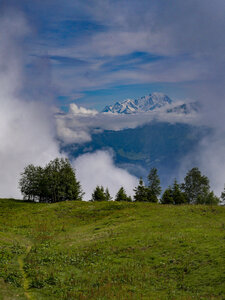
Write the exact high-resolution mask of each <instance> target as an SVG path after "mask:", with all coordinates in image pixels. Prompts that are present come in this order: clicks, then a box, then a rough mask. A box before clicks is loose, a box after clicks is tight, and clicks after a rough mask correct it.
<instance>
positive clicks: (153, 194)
mask: <svg viewBox="0 0 225 300" xmlns="http://www.w3.org/2000/svg"><path fill="white" fill-rule="evenodd" d="M161 191H162V189H161V186H160V179H159V176H158V171H157V169H156V168H152V169H151V170H150V173H149V175H148V201H149V202H158V197H159V195H160V194H161Z"/></svg>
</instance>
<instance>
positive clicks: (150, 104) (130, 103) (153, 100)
mask: <svg viewBox="0 0 225 300" xmlns="http://www.w3.org/2000/svg"><path fill="white" fill-rule="evenodd" d="M172 103H173V101H172V100H171V99H170V98H169V97H168V96H166V95H164V94H163V93H152V94H149V95H147V96H144V97H141V98H139V99H134V100H133V99H127V100H124V101H123V102H116V103H115V104H114V105H110V106H106V107H105V108H104V109H103V111H102V112H111V113H118V114H133V113H137V112H148V111H153V110H155V109H158V108H162V107H164V106H167V105H170V104H172Z"/></svg>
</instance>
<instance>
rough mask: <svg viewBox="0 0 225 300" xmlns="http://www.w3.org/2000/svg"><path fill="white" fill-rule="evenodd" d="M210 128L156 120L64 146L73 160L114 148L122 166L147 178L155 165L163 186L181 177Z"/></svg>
mask: <svg viewBox="0 0 225 300" xmlns="http://www.w3.org/2000/svg"><path fill="white" fill-rule="evenodd" d="M209 132H210V129H208V128H205V127H203V126H201V127H197V126H190V125H188V124H180V123H175V124H170V123H166V122H152V123H150V124H147V125H145V126H142V127H137V128H134V129H124V130H121V131H110V130H105V131H103V132H102V133H98V134H93V135H92V141H91V142H87V143H85V144H81V145H78V144H73V145H67V146H64V147H63V148H62V150H63V151H65V152H66V153H67V154H68V156H69V157H70V158H71V160H72V159H74V158H75V157H78V156H79V155H81V154H84V153H86V152H94V151H96V150H102V149H103V150H104V149H106V150H107V149H109V148H110V149H113V151H114V160H115V163H116V165H117V166H118V167H121V168H125V169H127V170H128V171H129V172H130V173H131V174H133V175H135V176H137V177H140V176H142V177H143V178H145V177H146V176H147V174H148V173H149V170H150V169H151V168H152V167H156V168H157V169H158V171H159V174H160V179H161V183H162V186H163V187H166V186H168V185H169V184H171V183H172V181H173V180H174V178H175V177H177V174H178V171H179V168H180V166H181V163H182V162H183V161H184V160H185V159H186V156H187V155H188V154H190V153H194V151H196V149H197V148H198V145H199V141H201V140H202V138H203V137H204V136H206V135H207V134H209Z"/></svg>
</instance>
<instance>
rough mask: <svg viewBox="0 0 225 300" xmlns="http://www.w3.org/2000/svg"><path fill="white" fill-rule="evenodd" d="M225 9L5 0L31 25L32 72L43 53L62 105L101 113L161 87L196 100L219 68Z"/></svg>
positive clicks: (207, 4) (200, 4) (98, 0)
mask: <svg viewBox="0 0 225 300" xmlns="http://www.w3.org/2000/svg"><path fill="white" fill-rule="evenodd" d="M217 4H218V9H216V8H215V6H217ZM219 6H221V8H222V9H224V4H223V1H219V0H216V1H215V2H213V5H212V2H211V1H208V0H206V1H200V0H197V1H192V0H188V1H185V3H183V2H181V1H178V0H176V1H173V2H172V3H171V2H168V1H161V0H160V1H149V0H147V1H146V0H142V1H136V0H129V1H128V0H120V1H117V0H113V1H109V0H106V1H102V0H94V1H93V0H92V1H88V0H86V1H81V0H78V1H77V0H67V1H60V0H54V1H53V0H47V1H45V2H43V1H40V0H32V1H29V0H20V1H16V0H15V1H12V0H6V1H5V0H3V4H2V7H3V8H4V7H5V9H9V8H11V9H12V10H14V11H15V12H18V13H21V14H23V15H24V18H26V21H27V23H28V25H29V28H30V30H31V33H30V35H29V36H28V37H27V38H26V39H25V40H24V44H25V45H26V47H27V50H28V52H27V55H28V57H27V62H26V64H27V68H28V71H29V69H32V68H33V69H34V65H35V58H36V61H39V62H40V61H43V62H42V64H48V67H49V73H50V74H49V76H51V83H52V87H53V88H54V89H55V90H54V92H55V98H56V99H57V100H58V105H59V106H63V105H67V104H68V103H70V102H76V103H77V104H78V105H82V106H85V107H88V108H95V109H99V110H101V109H103V108H104V106H105V105H106V104H109V103H112V102H114V101H115V100H122V99H124V98H135V97H139V96H143V95H146V94H149V93H151V92H155V91H156V92H163V93H165V94H168V95H169V96H170V97H171V98H173V99H185V98H187V97H189V98H190V97H196V93H195V89H194V88H195V86H196V84H197V82H202V81H204V80H207V79H208V77H209V76H210V72H211V71H212V70H211V69H209V65H208V63H206V62H208V56H210V55H211V53H209V51H212V47H213V46H214V45H215V48H217V47H218V45H216V44H218V40H217V39H216V36H214V35H213V34H214V32H213V31H215V30H217V27H216V26H217V23H221V24H218V25H219V26H221V28H220V30H222V25H224V24H223V23H224V22H223V19H222V18H223V14H222V10H220V9H219ZM219 18H221V20H220V19H219ZM214 22H215V24H214ZM214 26H215V28H213V27H214ZM196 28H197V30H196ZM208 30H209V32H208ZM206 34H207V35H208V34H209V35H210V39H211V41H208V40H205V37H204V35H206ZM216 34H217V32H216ZM218 34H219V33H218ZM186 36H187V38H186ZM215 55H216V53H215ZM46 68H47V67H46Z"/></svg>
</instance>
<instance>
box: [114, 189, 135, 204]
mask: <svg viewBox="0 0 225 300" xmlns="http://www.w3.org/2000/svg"><path fill="white" fill-rule="evenodd" d="M115 201H129V202H131V201H132V199H131V197H128V196H127V194H126V192H125V190H124V188H123V187H121V188H120V189H119V191H118V193H117V194H116V198H115Z"/></svg>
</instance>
